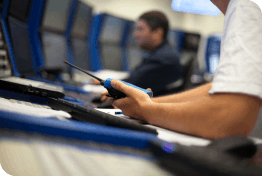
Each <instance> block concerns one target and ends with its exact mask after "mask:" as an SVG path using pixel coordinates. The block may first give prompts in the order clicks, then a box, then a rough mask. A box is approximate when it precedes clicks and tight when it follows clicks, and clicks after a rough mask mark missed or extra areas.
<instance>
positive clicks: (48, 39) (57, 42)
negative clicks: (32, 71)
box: [41, 32, 70, 73]
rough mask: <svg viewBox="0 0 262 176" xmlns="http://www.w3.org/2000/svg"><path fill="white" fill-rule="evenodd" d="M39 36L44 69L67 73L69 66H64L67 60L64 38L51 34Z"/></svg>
mask: <svg viewBox="0 0 262 176" xmlns="http://www.w3.org/2000/svg"><path fill="white" fill-rule="evenodd" d="M41 35H42V47H43V51H44V58H45V68H61V69H62V72H64V73H69V71H70V69H69V66H68V65H66V64H64V60H67V44H66V38H65V37H64V36H63V35H60V34H56V33H52V32H42V34H41Z"/></svg>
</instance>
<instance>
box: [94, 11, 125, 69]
mask: <svg viewBox="0 0 262 176" xmlns="http://www.w3.org/2000/svg"><path fill="white" fill-rule="evenodd" d="M125 22H126V21H125V20H124V19H121V18H118V17H114V16H111V15H105V17H104V19H103V24H102V30H101V34H100V37H99V43H100V52H101V56H102V64H103V68H104V69H109V70H116V71H123V66H122V57H123V55H122V51H121V46H120V44H121V40H122V37H123V33H124V28H125V25H126V23H125Z"/></svg>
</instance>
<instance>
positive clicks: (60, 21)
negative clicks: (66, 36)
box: [41, 0, 72, 33]
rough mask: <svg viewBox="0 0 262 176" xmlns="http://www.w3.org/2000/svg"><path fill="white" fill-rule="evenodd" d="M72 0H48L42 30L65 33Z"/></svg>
mask: <svg viewBox="0 0 262 176" xmlns="http://www.w3.org/2000/svg"><path fill="white" fill-rule="evenodd" d="M71 2H72V0H47V1H46V4H45V10H44V15H43V20H42V27H41V28H42V30H48V31H54V32H59V33H64V32H65V31H66V28H67V21H68V12H69V9H70V5H71Z"/></svg>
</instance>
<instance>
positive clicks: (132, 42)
mask: <svg viewBox="0 0 262 176" xmlns="http://www.w3.org/2000/svg"><path fill="white" fill-rule="evenodd" d="M135 29H136V23H135V22H131V23H130V32H129V36H128V42H127V52H128V65H129V69H130V70H133V69H135V68H136V67H137V66H138V65H139V64H140V63H141V62H142V52H143V51H142V50H141V49H140V47H139V46H138V43H137V41H136V38H135V37H134V35H133V34H134V31H135Z"/></svg>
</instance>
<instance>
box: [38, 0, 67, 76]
mask: <svg viewBox="0 0 262 176" xmlns="http://www.w3.org/2000/svg"><path fill="white" fill-rule="evenodd" d="M71 2H72V0H47V1H46V4H45V9H44V14H43V19H42V26H41V30H40V32H41V42H42V48H43V53H44V58H45V68H60V69H62V71H63V72H65V73H69V70H70V69H69V66H68V65H66V64H64V60H67V43H66V42H67V41H66V38H65V35H64V33H65V31H66V28H67V21H68V12H69V10H70V5H71V4H72V3H71Z"/></svg>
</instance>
